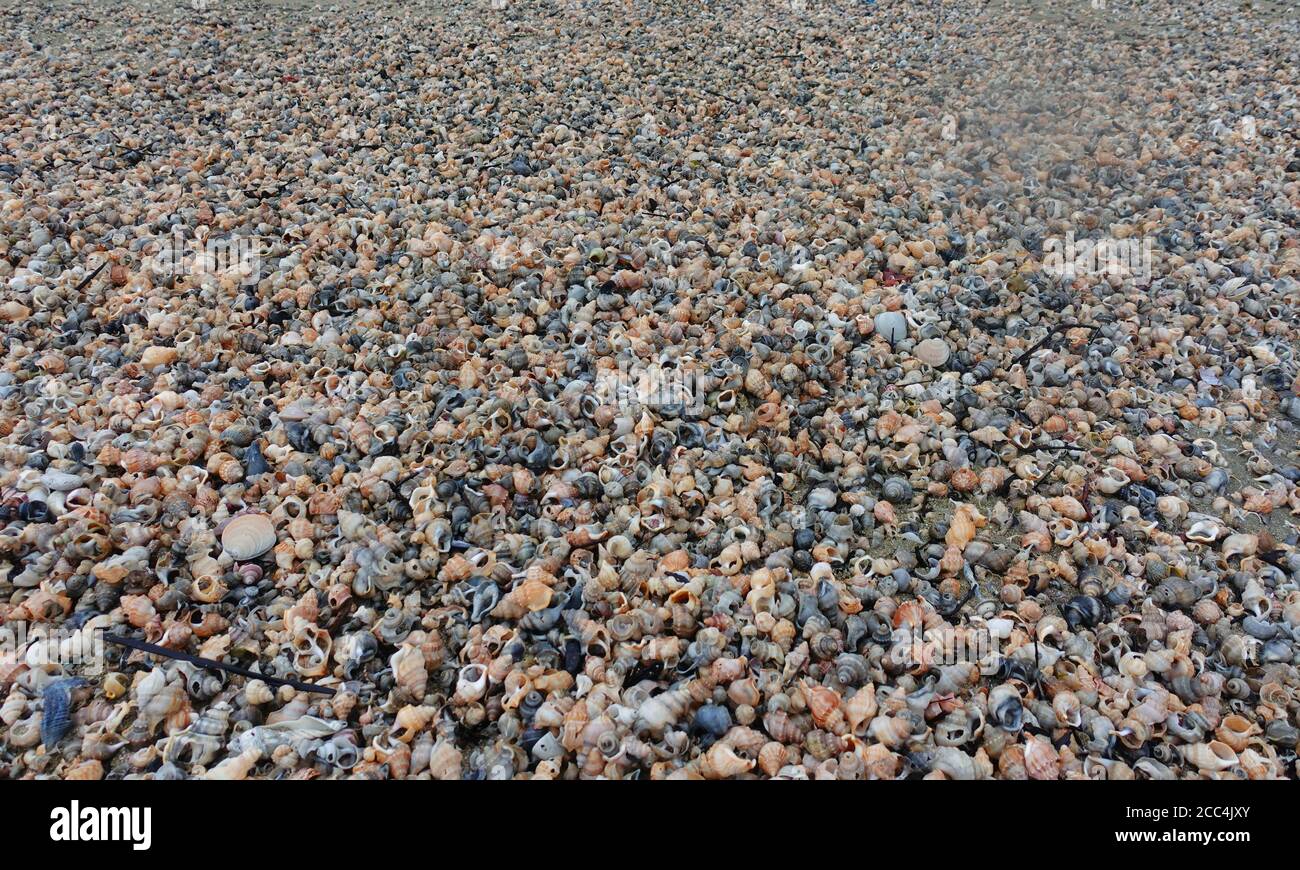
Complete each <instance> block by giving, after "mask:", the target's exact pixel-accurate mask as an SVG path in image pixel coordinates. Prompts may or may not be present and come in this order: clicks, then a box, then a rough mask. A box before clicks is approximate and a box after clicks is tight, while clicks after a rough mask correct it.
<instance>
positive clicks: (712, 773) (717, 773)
mask: <svg viewBox="0 0 1300 870" xmlns="http://www.w3.org/2000/svg"><path fill="white" fill-rule="evenodd" d="M755 764H756V762H754V761H752V760H750V759H747V758H742V757H741V756H739V755H737V754H736V751H735V750H734V749H732V748H731V747H730V746H728V745H727V744H726V743H715V744H713V746H711V747H709V749H708V751H707V752H705V753H704V754H703V755H702V756H700V773H701V774H702V775H703V776H704V778H705V779H730V778H731V777H733V776H739V775H741V774H742V773H748V772H749V771H751V770H753V769H754V766H755Z"/></svg>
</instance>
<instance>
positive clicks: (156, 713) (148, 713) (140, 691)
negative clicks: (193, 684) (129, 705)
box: [135, 668, 189, 733]
mask: <svg viewBox="0 0 1300 870" xmlns="http://www.w3.org/2000/svg"><path fill="white" fill-rule="evenodd" d="M135 697H136V703H137V709H138V710H139V713H140V718H141V719H142V720H143V721H144V722H145V724H146V725H147V727H148V729H149V731H150V733H152V732H153V731H154V730H156V729H157V728H158V726H159V725H161V724H163V723H164V722H166V723H168V725H169V726H171V727H172V728H174V729H175V730H179V729H180V728H183V727H184V726H185V724H186V721H187V720H188V709H189V699H188V696H187V695H186V693H185V689H184V688H183V686H182V685H181V682H180V680H169V679H168V677H167V674H166V673H165V672H164V671H163V670H162V668H154V669H153V670H152V671H150V672H149V674H148V675H147V676H145V678H144V679H143V680H141V681H140V682H139V683H138V684H137V685H136V688H135Z"/></svg>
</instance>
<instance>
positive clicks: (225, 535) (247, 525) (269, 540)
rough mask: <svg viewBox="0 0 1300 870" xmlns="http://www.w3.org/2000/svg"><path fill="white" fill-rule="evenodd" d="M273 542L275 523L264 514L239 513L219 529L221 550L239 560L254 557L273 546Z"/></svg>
mask: <svg viewBox="0 0 1300 870" xmlns="http://www.w3.org/2000/svg"><path fill="white" fill-rule="evenodd" d="M275 543H276V534H275V523H274V522H272V520H271V518H270V517H269V516H268V515H266V514H261V513H247V514H240V515H239V516H237V517H234V518H232V519H231V520H230V521H229V522H228V523H226V527H225V528H224V529H222V530H221V548H222V550H224V551H225V552H226V554H227V555H228V556H230V558H232V559H234V560H236V561H239V562H242V561H246V560H249V559H256V558H257V557H258V556H261V555H262V554H263V553H266V552H269V551H270V550H271V549H272V548H273V547H275Z"/></svg>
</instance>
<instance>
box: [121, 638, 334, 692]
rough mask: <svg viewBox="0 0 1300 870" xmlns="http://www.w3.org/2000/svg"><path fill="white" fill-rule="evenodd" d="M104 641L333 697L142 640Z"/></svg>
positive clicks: (323, 689) (315, 688)
mask: <svg viewBox="0 0 1300 870" xmlns="http://www.w3.org/2000/svg"><path fill="white" fill-rule="evenodd" d="M104 640H106V641H108V642H109V643H114V644H117V645H118V646H125V647H130V648H131V649H137V650H140V652H146V653H151V654H153V655H157V656H166V657H167V658H169V659H178V660H180V661H183V662H189V663H190V664H192V665H198V666H199V667H201V668H215V669H216V670H219V671H226V672H228V673H232V674H238V675H239V676H241V677H248V678H249V679H253V680H261V681H262V682H264V683H266V684H267V685H269V686H293V687H294V688H295V689H298V690H299V691H302V692H316V693H317V694H320V695H333V694H334V690H333V689H331V688H328V687H327V686H315V685H312V684H311V683H303V682H299V681H298V680H286V679H283V678H281V677H273V676H271V675H270V674H259V673H257V672H256V671H250V670H248V669H247V668H241V667H239V666H238V665H228V664H226V663H225V662H219V661H215V660H213V659H205V658H202V657H200V656H192V655H190V654H189V653H183V652H179V651H177V650H174V649H167V647H165V646H157V645H156V644H152V643H145V642H144V641H142V640H132V639H131V638H129V637H121V636H120V635H116V634H108V633H105V634H104Z"/></svg>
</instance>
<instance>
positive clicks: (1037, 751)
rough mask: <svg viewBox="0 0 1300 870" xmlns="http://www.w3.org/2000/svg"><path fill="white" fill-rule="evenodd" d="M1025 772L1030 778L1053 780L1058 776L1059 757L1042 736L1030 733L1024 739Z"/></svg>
mask: <svg viewBox="0 0 1300 870" xmlns="http://www.w3.org/2000/svg"><path fill="white" fill-rule="evenodd" d="M1024 753H1025V755H1024V759H1025V762H1024V763H1025V772H1026V773H1027V774H1029V778H1030V779H1046V780H1053V779H1057V778H1059V776H1060V772H1061V766H1060V757H1059V755H1058V753H1057V751H1056V748H1055V747H1053V746H1052V744H1051V743H1050V742H1049V741H1048V740H1046V739H1045V738H1043V737H1039V736H1038V735H1037V734H1031V735H1029V736H1028V737H1027V738H1026V739H1025V746H1024Z"/></svg>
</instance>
